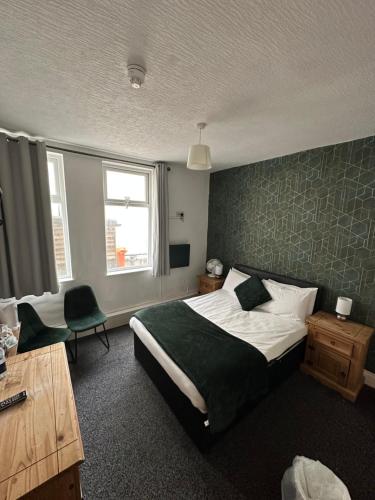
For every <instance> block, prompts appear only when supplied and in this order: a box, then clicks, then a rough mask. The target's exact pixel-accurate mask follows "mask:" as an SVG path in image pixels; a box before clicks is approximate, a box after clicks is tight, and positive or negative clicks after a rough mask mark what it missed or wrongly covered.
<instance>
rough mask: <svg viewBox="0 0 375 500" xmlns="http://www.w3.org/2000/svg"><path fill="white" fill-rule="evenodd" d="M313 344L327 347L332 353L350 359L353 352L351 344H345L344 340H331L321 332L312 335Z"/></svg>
mask: <svg viewBox="0 0 375 500" xmlns="http://www.w3.org/2000/svg"><path fill="white" fill-rule="evenodd" d="M314 340H315V342H319V344H323V345H325V346H327V347H330V348H331V349H333V350H334V351H336V352H338V353H341V354H344V355H345V356H348V357H350V356H351V355H352V352H353V344H352V343H351V342H346V341H345V340H338V339H336V338H333V337H332V336H331V335H326V334H325V333H323V332H322V331H319V332H316V333H315V335H314Z"/></svg>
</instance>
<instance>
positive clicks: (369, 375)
mask: <svg viewBox="0 0 375 500" xmlns="http://www.w3.org/2000/svg"><path fill="white" fill-rule="evenodd" d="M363 375H364V377H365V384H366V385H368V386H369V387H372V388H373V389H375V373H373V372H369V371H368V370H363Z"/></svg>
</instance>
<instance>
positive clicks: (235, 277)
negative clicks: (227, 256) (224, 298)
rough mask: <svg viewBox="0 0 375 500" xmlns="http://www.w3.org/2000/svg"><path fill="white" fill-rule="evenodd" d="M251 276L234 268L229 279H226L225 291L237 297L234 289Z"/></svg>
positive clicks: (228, 275)
mask: <svg viewBox="0 0 375 500" xmlns="http://www.w3.org/2000/svg"><path fill="white" fill-rule="evenodd" d="M249 278H250V276H249V275H248V274H245V273H241V271H238V270H237V269H235V268H234V267H232V269H231V270H230V271H229V273H228V274H227V277H226V278H225V281H224V285H223V290H226V291H227V292H230V293H231V294H232V295H235V292H234V289H235V288H236V286H238V285H240V284H241V283H243V282H244V281H246V280H248V279H249Z"/></svg>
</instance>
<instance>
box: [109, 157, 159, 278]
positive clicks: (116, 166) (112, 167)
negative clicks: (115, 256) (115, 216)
mask: <svg viewBox="0 0 375 500" xmlns="http://www.w3.org/2000/svg"><path fill="white" fill-rule="evenodd" d="M102 169H103V190H104V193H103V194H104V204H103V205H104V231H105V234H104V237H105V241H106V238H107V234H106V215H105V210H106V206H107V205H110V206H118V207H124V201H123V200H119V199H116V198H108V196H107V193H108V190H107V172H111V171H112V172H126V173H131V174H135V175H139V176H142V177H145V178H146V192H145V201H139V200H129V202H128V203H127V205H128V207H145V208H148V251H147V257H148V258H147V264H146V265H142V266H132V267H124V268H123V267H118V268H113V269H109V268H108V261H107V249H106V255H105V260H106V270H107V276H113V275H116V274H126V273H132V272H135V271H141V270H145V269H152V205H153V204H152V175H153V172H154V169H153V168H152V167H148V166H146V165H145V166H138V165H137V166H135V165H132V164H131V163H123V162H115V161H103V162H102Z"/></svg>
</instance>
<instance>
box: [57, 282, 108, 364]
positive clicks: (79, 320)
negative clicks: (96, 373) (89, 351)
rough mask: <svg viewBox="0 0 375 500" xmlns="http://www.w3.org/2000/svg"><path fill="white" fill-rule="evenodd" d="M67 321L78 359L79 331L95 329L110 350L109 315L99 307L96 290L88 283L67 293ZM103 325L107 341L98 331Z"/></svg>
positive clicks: (65, 300)
mask: <svg viewBox="0 0 375 500" xmlns="http://www.w3.org/2000/svg"><path fill="white" fill-rule="evenodd" d="M64 316H65V322H66V324H67V325H68V327H69V328H70V330H71V331H72V332H73V333H74V336H75V344H74V349H75V355H74V359H75V361H77V333H80V332H85V331H86V330H91V329H92V328H93V329H94V333H95V335H96V336H97V337H98V339H99V340H100V342H101V343H102V344H103V345H104V346H105V347H106V349H107V350H108V351H109V341H108V337H107V332H106V329H105V322H106V321H107V316H106V315H105V314H104V313H103V312H102V311H101V310H100V309H99V306H98V303H97V301H96V298H95V295H94V292H93V290H92V288H91V287H89V286H88V285H82V286H77V287H75V288H71V289H70V290H68V291H67V292H66V293H65V298H64ZM100 325H102V326H103V333H104V336H105V341H104V340H103V338H102V337H101V336H100V334H99V333H98V332H97V331H96V329H97V327H98V326H100Z"/></svg>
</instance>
